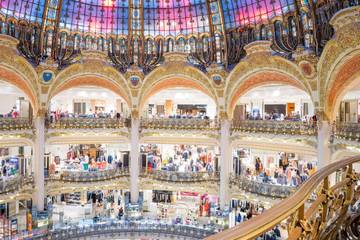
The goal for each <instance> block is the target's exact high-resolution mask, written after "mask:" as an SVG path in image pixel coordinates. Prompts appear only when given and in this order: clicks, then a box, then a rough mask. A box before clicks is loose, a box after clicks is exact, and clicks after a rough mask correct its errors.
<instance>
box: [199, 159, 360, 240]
mask: <svg viewBox="0 0 360 240" xmlns="http://www.w3.org/2000/svg"><path fill="white" fill-rule="evenodd" d="M357 162H360V156H357V157H352V158H347V159H343V160H341V161H338V162H335V163H332V164H330V165H328V166H326V167H324V168H323V169H321V170H319V171H318V172H316V173H315V174H314V175H312V176H311V177H310V178H309V179H308V180H307V181H306V182H305V183H303V184H302V185H301V186H300V187H299V189H298V190H297V191H296V192H295V193H294V194H292V195H291V196H290V197H288V198H286V199H284V200H283V201H281V202H280V203H279V204H277V205H275V206H273V207H272V208H271V209H269V210H267V211H265V212H264V213H263V214H261V215H260V216H258V217H256V218H252V219H250V220H248V221H246V222H244V223H242V224H240V225H238V226H236V227H234V228H231V229H228V230H226V231H224V232H221V233H219V234H216V235H213V236H210V237H208V238H206V239H207V240H215V239H228V240H231V239H255V238H256V237H259V236H263V234H265V233H267V232H268V231H271V229H273V228H275V227H276V226H277V225H279V224H280V223H282V225H285V226H286V232H287V233H288V236H281V237H282V239H337V238H336V235H337V234H339V233H340V234H342V238H341V239H346V237H347V236H349V235H350V234H354V235H355V236H358V237H359V236H360V235H359V234H360V233H359V228H358V223H357V228H356V229H357V230H356V229H355V231H357V232H354V229H351V226H352V223H351V222H350V221H351V219H352V218H351V216H352V215H353V214H351V213H353V210H354V209H359V208H357V207H356V206H358V203H357V202H358V201H359V195H360V187H359V185H358V181H359V176H360V175H359V173H356V172H355V171H354V169H353V164H355V163H357ZM339 170H340V171H341V176H340V180H339V181H338V182H337V183H334V184H331V183H330V179H331V178H332V177H333V176H332V175H333V174H335V173H336V172H337V171H339ZM260 239H261V238H260ZM357 239H358V238H357Z"/></svg>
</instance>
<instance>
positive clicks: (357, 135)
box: [335, 123, 360, 142]
mask: <svg viewBox="0 0 360 240" xmlns="http://www.w3.org/2000/svg"><path fill="white" fill-rule="evenodd" d="M335 137H336V138H338V139H344V140H350V141H357V142H359V141H360V123H337V124H336V127H335Z"/></svg>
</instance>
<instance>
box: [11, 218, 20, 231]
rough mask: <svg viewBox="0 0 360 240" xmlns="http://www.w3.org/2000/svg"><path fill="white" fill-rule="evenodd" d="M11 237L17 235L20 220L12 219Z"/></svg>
mask: <svg viewBox="0 0 360 240" xmlns="http://www.w3.org/2000/svg"><path fill="white" fill-rule="evenodd" d="M10 228H11V235H16V234H17V228H18V220H17V219H16V218H14V219H11V227H10Z"/></svg>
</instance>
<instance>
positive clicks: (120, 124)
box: [48, 118, 129, 129]
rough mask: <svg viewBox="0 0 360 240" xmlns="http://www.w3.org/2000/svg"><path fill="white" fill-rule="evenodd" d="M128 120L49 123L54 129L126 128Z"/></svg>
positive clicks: (73, 120) (81, 120)
mask: <svg viewBox="0 0 360 240" xmlns="http://www.w3.org/2000/svg"><path fill="white" fill-rule="evenodd" d="M128 122H129V120H128V119H116V118H60V119H59V120H58V121H54V122H49V123H48V127H49V128H53V129H72V128H75V129H76V128H86V129H89V128H108V129H109V128H124V127H127V126H128Z"/></svg>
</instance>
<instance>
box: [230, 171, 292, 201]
mask: <svg viewBox="0 0 360 240" xmlns="http://www.w3.org/2000/svg"><path fill="white" fill-rule="evenodd" d="M230 183H231V184H232V186H238V187H239V188H240V189H243V190H245V191H248V192H252V193H256V194H259V195H264V196H271V197H277V198H286V197H288V196H290V195H291V194H292V193H293V192H295V191H296V187H293V186H287V185H278V184H270V183H264V182H260V181H254V180H250V179H248V178H246V177H243V176H231V178H230Z"/></svg>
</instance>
